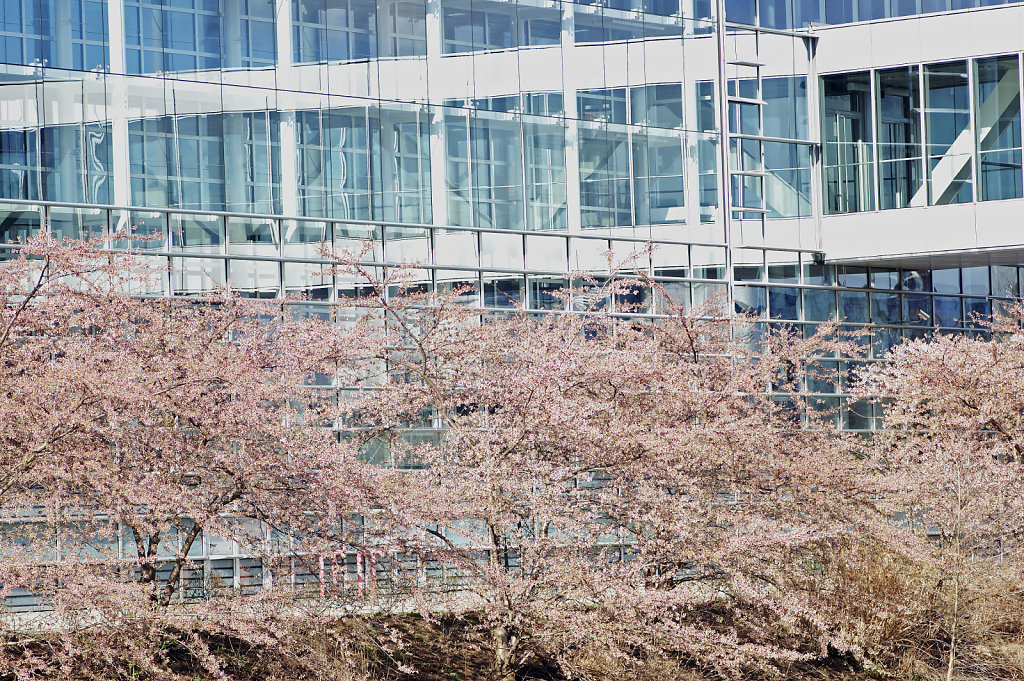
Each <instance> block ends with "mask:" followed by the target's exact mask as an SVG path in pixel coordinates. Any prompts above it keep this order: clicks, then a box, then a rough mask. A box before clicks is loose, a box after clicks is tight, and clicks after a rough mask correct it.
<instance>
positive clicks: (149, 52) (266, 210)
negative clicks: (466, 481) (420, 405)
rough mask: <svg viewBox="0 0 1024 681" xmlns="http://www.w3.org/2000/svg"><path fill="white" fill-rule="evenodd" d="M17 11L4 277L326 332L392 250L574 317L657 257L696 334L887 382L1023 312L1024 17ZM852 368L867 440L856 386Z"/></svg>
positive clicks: (272, 6)
mask: <svg viewBox="0 0 1024 681" xmlns="http://www.w3.org/2000/svg"><path fill="white" fill-rule="evenodd" d="M0 3H2V8H3V9H2V13H0V257H3V255H4V254H8V253H10V252H11V251H12V250H13V249H14V248H16V244H17V243H18V241H19V240H20V239H24V238H26V237H28V236H30V235H31V234H33V233H34V232H36V231H38V230H41V229H49V230H50V231H52V232H53V233H54V234H56V235H58V236H63V237H71V238H95V239H100V240H102V241H103V243H105V245H106V246H107V247H108V248H111V249H123V248H138V249H140V250H141V251H143V253H144V254H145V257H146V258H148V259H150V260H151V261H152V262H153V264H155V265H158V266H159V267H160V268H162V270H163V271H165V272H166V274H165V275H164V276H163V278H162V279H161V280H160V281H157V282H154V285H153V288H152V289H151V290H148V291H140V293H142V294H151V295H175V296H190V295H197V294H202V293H204V292H207V291H210V290H212V289H213V288H214V287H220V286H229V287H231V288H232V289H233V290H235V291H237V292H238V293H240V294H241V295H245V296H252V297H260V298H284V299H290V300H291V304H292V305H293V306H294V308H295V309H296V310H297V311H299V312H301V313H306V314H324V313H325V312H324V311H325V310H328V309H330V306H331V304H332V303H334V302H335V301H337V300H338V299H339V296H347V295H352V294H354V293H355V292H356V290H357V287H358V286H359V283H360V282H357V281H354V280H348V279H345V278H344V277H342V276H337V277H335V276H332V275H327V274H324V271H323V270H324V268H323V260H322V257H321V252H322V251H321V248H322V246H323V244H325V243H326V244H328V245H331V246H334V247H336V248H338V249H346V248H354V249H358V248H361V247H362V245H363V244H365V243H367V242H368V243H369V244H370V248H369V249H368V251H367V255H366V256H365V257H366V258H367V261H368V264H369V265H371V266H372V267H376V268H381V269H383V268H387V267H391V266H395V265H402V264H407V263H413V262H414V263H417V265H416V269H415V270H414V278H415V283H416V284H417V285H418V286H419V287H420V288H421V289H422V290H429V289H431V288H436V289H437V290H445V289H449V288H451V287H454V286H456V285H460V286H461V287H463V288H462V290H464V291H465V293H464V299H465V304H467V305H475V306H478V307H480V308H483V309H488V310H495V311H502V310H508V309H511V308H514V307H515V306H517V305H521V306H523V307H525V308H526V309H528V310H534V311H538V312H546V311H551V310H559V309H565V308H566V306H567V305H568V304H569V303H568V302H567V301H565V300H564V299H563V298H562V297H559V296H557V295H555V292H557V291H558V290H559V289H561V288H563V287H565V286H567V285H569V284H570V283H571V280H570V277H571V273H574V272H589V273H593V274H595V275H597V276H599V277H600V276H608V272H607V268H608V264H607V259H606V256H605V254H606V253H607V252H609V251H610V252H611V253H613V254H614V255H615V256H616V257H619V258H626V257H628V256H629V255H630V254H632V253H634V252H636V251H642V250H644V248H645V247H646V245H647V244H649V243H653V245H654V249H653V251H652V252H651V253H650V254H648V255H643V256H640V257H637V258H635V259H633V260H632V261H631V262H630V267H632V268H642V269H644V270H645V271H646V272H647V273H648V274H649V275H651V276H652V277H654V278H655V279H656V280H657V281H659V282H660V283H661V284H662V285H663V286H664V288H665V290H666V291H667V292H668V293H669V294H670V295H671V296H672V297H673V299H675V300H676V301H679V302H683V303H684V304H687V305H699V304H701V303H702V302H704V301H706V300H708V299H709V298H711V297H713V296H723V297H725V298H726V299H727V300H728V301H729V304H730V305H732V306H733V307H734V309H735V310H737V311H739V312H744V313H748V314H750V315H752V316H754V317H755V318H756V319H758V320H759V321H758V324H757V326H755V328H754V329H753V331H752V332H751V333H752V336H753V337H755V338H756V336H757V334H758V333H759V332H762V331H763V330H764V329H766V328H768V327H769V326H770V325H790V326H795V327H797V328H800V329H802V330H804V331H805V332H806V333H813V332H814V330H815V329H816V328H817V327H818V325H819V324H821V323H822V322H825V321H829V320H840V322H841V324H842V325H843V326H844V327H845V328H847V329H850V330H862V331H864V334H863V335H862V336H861V338H863V342H864V343H865V345H866V347H867V358H866V360H865V361H872V360H874V359H878V358H881V357H884V355H885V353H886V351H887V350H888V349H889V348H891V347H892V346H893V345H895V344H896V343H899V342H900V341H901V340H902V339H904V338H917V337H921V336H924V335H927V334H930V333H980V332H981V331H979V330H978V328H977V327H978V320H979V319H981V318H984V317H985V316H986V315H989V314H991V313H992V312H993V311H996V310H998V309H1000V308H1001V307H1002V306H1004V305H1007V304H1008V303H1009V301H1010V300H1012V299H1013V298H1017V297H1019V296H1020V293H1021V290H1022V287H1024V245H1022V244H1024V239H1022V238H1021V237H1020V236H1018V234H1017V228H1016V224H1017V221H1019V215H1020V214H1021V212H1020V211H1022V210H1024V172H1022V167H1024V166H1022V148H1024V143H1022V130H1021V91H1022V84H1024V81H1022V74H1024V69H1022V67H1021V62H1020V59H1021V52H1022V51H1024V28H1020V27H1022V26H1024V3H1004V2H997V1H994V0H841V1H840V0H835V1H833V0H589V1H586V2H583V1H580V2H570V1H568V0H0ZM965 27H967V28H965ZM1015 217H1016V220H1015ZM140 236H141V237H145V238H138V237H140ZM625 274H627V275H628V272H626V273H625ZM630 303H631V304H632V305H635V304H636V303H637V301H630ZM664 305H665V301H663V300H661V299H660V297H659V296H650V299H649V300H647V301H646V306H645V307H644V306H641V308H640V312H642V313H645V314H651V315H657V314H658V313H659V312H662V311H663V310H664V308H663V306H664ZM566 311H567V310H566ZM338 314H339V316H340V317H341V318H340V319H339V323H344V321H345V319H344V317H345V313H344V312H343V311H342V312H339V313H338ZM820 362H821V366H822V367H823V368H824V369H826V370H827V371H828V372H830V373H831V374H832V375H833V376H834V377H836V378H837V379H838V380H837V381H836V383H835V384H832V383H827V382H816V383H815V384H813V385H808V386H807V387H808V388H809V389H810V390H811V391H812V392H814V393H816V395H817V399H818V400H820V401H821V403H822V404H823V405H826V406H838V405H839V404H840V399H841V397H842V393H841V392H837V391H841V390H843V387H844V379H845V377H846V376H848V375H849V374H850V371H851V369H853V368H854V366H855V365H854V363H851V362H849V361H845V360H843V359H842V358H839V357H834V358H827V357H826V358H822V359H821V360H820ZM339 387H340V386H339ZM871 409H872V407H870V406H869V405H863V406H856V405H854V406H852V407H846V406H844V407H843V408H842V409H841V410H840V411H838V412H837V414H836V419H837V420H839V422H840V423H841V425H842V426H843V427H845V428H847V429H851V430H870V429H872V428H874V427H875V425H876V420H875V418H874V414H873V413H872V411H871ZM268 541H269V539H268ZM170 544H171V543H170V542H169V543H168V546H170ZM193 549H194V551H195V557H196V558H197V559H200V558H202V559H203V560H204V561H205V563H204V564H205V568H204V569H205V570H206V571H207V574H208V575H209V574H217V575H221V576H222V577H223V578H224V579H225V580H233V583H234V585H235V587H236V588H238V589H241V590H242V591H246V590H251V589H255V588H258V586H259V585H260V584H261V583H262V579H263V573H262V567H261V566H260V565H259V563H258V562H257V561H254V560H252V559H251V558H249V557H247V556H245V555H244V553H242V552H241V551H240V549H239V547H238V546H237V545H236V544H233V543H231V542H227V543H225V542H221V543H218V542H217V540H216V538H213V537H207V538H203V539H202V542H201V545H200V544H196V545H195V546H194V547H193ZM168 550H172V549H171V548H168ZM350 558H351V557H350ZM345 569H346V570H348V569H352V570H354V569H355V567H354V563H351V564H349V565H348V567H346V568H345ZM307 577H309V578H310V579H312V576H311V575H307ZM301 578H302V576H301V575H298V576H296V579H301ZM186 579H192V580H193V581H197V583H198V584H199V585H200V586H201V585H202V583H203V579H204V578H203V576H202V575H198V576H197V575H187V576H186ZM25 598H26V600H25V603H24V604H23V605H24V607H32V601H31V598H30V597H28V596H26V597H25Z"/></svg>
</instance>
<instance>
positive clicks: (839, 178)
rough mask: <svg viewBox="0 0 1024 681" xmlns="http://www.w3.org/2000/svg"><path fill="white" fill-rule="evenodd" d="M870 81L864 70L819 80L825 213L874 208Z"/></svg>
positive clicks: (850, 211)
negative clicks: (821, 111)
mask: <svg viewBox="0 0 1024 681" xmlns="http://www.w3.org/2000/svg"><path fill="white" fill-rule="evenodd" d="M870 83H871V80H870V74H869V73H868V72H861V73H847V74H842V75H838V76H826V77H823V78H822V79H821V86H822V91H823V97H824V110H823V119H822V143H823V153H824V158H823V163H822V172H823V174H824V178H825V187H824V189H825V196H824V201H825V205H824V210H825V212H826V213H854V212H858V211H865V210H872V209H873V208H874V184H875V180H874V163H872V161H873V159H874V153H873V150H872V139H873V137H872V124H871V87H870Z"/></svg>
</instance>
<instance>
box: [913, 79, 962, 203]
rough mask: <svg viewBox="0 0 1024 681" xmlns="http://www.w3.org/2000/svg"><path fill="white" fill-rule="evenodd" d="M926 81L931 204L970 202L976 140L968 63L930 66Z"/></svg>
mask: <svg viewBox="0 0 1024 681" xmlns="http://www.w3.org/2000/svg"><path fill="white" fill-rule="evenodd" d="M924 78H925V149H926V152H927V161H928V199H929V203H931V204H932V205H936V204H946V203H966V202H969V201H971V199H972V198H973V197H972V186H971V184H972V182H971V180H972V177H973V165H974V153H973V152H974V137H973V135H972V134H971V106H970V88H969V87H968V81H967V62H964V61H956V62H948V63H945V64H929V65H928V66H926V67H925V72H924Z"/></svg>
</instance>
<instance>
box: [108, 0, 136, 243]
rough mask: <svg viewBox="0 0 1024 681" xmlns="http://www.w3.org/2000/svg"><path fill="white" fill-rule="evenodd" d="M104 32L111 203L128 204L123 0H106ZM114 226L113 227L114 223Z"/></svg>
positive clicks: (128, 170)
mask: <svg viewBox="0 0 1024 681" xmlns="http://www.w3.org/2000/svg"><path fill="white" fill-rule="evenodd" d="M107 35H108V36H109V41H110V73H109V74H107V76H106V79H107V85H108V87H107V93H108V97H109V98H108V99H107V115H108V116H109V118H110V132H111V155H112V158H111V159H110V169H111V172H112V173H113V182H114V196H113V199H114V203H115V204H116V205H118V206H127V205H130V204H131V179H130V175H129V172H130V166H129V164H128V109H129V107H128V84H127V83H126V82H125V81H126V76H125V75H124V74H125V73H126V72H127V70H128V69H127V58H126V55H125V45H126V42H125V38H126V36H125V32H124V0H108V2H107ZM115 229H116V227H115Z"/></svg>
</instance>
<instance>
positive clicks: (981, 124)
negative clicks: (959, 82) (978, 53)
mask: <svg viewBox="0 0 1024 681" xmlns="http://www.w3.org/2000/svg"><path fill="white" fill-rule="evenodd" d="M974 115H975V118H976V121H975V131H976V135H977V145H978V151H979V159H978V168H979V172H978V190H979V191H978V193H979V196H978V198H979V199H981V200H982V201H988V200H992V199H1014V198H1020V197H1021V196H1022V195H1024V193H1022V192H1024V186H1022V182H1024V176H1022V173H1021V123H1020V66H1019V60H1018V57H1017V55H1013V56H1011V57H993V58H990V59H979V60H977V61H976V62H975V92H974Z"/></svg>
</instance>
